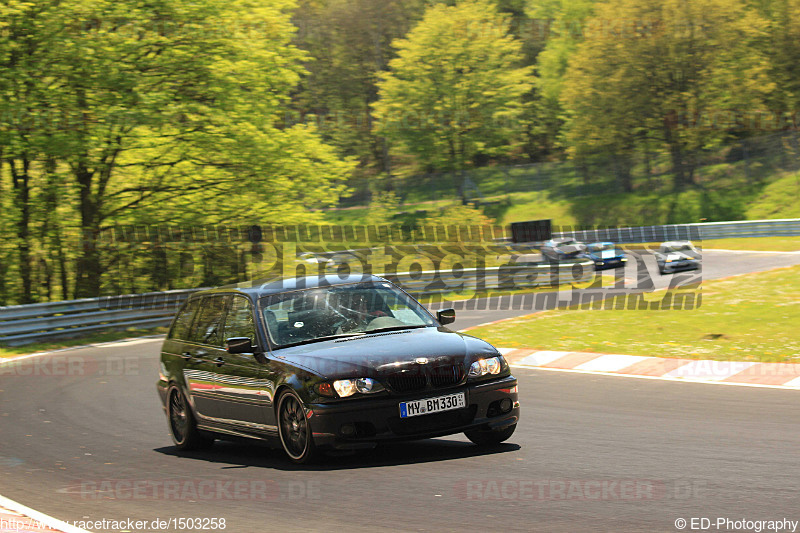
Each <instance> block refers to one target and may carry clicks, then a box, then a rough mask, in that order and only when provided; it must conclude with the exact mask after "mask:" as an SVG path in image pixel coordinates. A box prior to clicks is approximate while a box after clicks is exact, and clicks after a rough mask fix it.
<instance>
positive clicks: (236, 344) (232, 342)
mask: <svg viewBox="0 0 800 533" xmlns="http://www.w3.org/2000/svg"><path fill="white" fill-rule="evenodd" d="M225 350H227V352H228V353H232V354H236V353H253V351H254V350H253V341H252V340H250V337H231V338H230V339H228V340H226V341H225Z"/></svg>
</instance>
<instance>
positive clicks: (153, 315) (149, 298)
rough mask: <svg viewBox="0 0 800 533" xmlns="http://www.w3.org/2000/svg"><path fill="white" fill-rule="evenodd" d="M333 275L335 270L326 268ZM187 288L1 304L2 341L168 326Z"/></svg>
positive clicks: (588, 267)
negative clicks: (80, 298) (27, 303)
mask: <svg viewBox="0 0 800 533" xmlns="http://www.w3.org/2000/svg"><path fill="white" fill-rule="evenodd" d="M593 275H594V267H593V263H592V262H591V261H586V260H582V261H577V262H574V263H572V262H571V263H562V264H558V265H553V266H551V265H550V264H548V263H543V262H541V263H535V262H527V263H517V264H515V265H513V266H500V267H492V268H485V269H459V270H455V269H454V270H453V271H448V272H439V271H421V272H401V273H396V274H387V275H386V278H387V279H390V280H391V281H393V282H395V283H397V284H398V285H400V286H401V287H402V288H403V289H405V290H406V291H408V292H409V293H411V294H412V295H414V296H415V297H421V296H430V295H437V294H447V293H462V292H474V291H481V290H492V289H498V290H514V289H526V288H532V287H538V286H543V285H559V284H563V283H581V282H585V281H588V280H589V279H591V277H592V276H593ZM330 276H331V278H332V279H336V277H337V276H336V274H330ZM199 290H202V289H186V290H176V291H165V292H151V293H145V294H132V295H124V296H110V297H102V298H86V299H82V300H71V301H64V302H52V303H40V304H30V305H14V306H7V307H0V344H5V345H8V346H20V345H24V344H30V343H33V342H37V341H43V340H51V339H61V338H69V337H75V336H80V335H83V334H86V333H91V332H94V331H101V330H102V331H108V330H119V329H126V328H130V327H139V328H151V327H158V326H167V325H169V323H170V322H171V320H172V317H173V315H174V314H175V312H176V311H177V309H178V307H180V305H181V304H182V303H183V302H184V301H185V300H186V299H187V298H188V297H189V296H190V295H191V294H192V293H194V292H197V291H199Z"/></svg>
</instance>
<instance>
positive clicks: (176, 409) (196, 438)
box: [167, 386, 214, 450]
mask: <svg viewBox="0 0 800 533" xmlns="http://www.w3.org/2000/svg"><path fill="white" fill-rule="evenodd" d="M167 418H168V420H169V433H170V435H171V436H172V441H173V442H174V443H175V446H176V447H177V448H178V449H179V450H198V449H203V448H208V447H209V446H211V445H212V444H214V439H209V438H208V437H204V436H203V435H201V434H200V431H198V429H197V421H196V420H195V418H194V413H192V409H191V408H190V407H189V402H187V401H186V397H185V396H184V395H183V393H182V392H181V390H180V389H179V388H178V387H175V386H173V387H171V388H170V389H169V394H168V395H167Z"/></svg>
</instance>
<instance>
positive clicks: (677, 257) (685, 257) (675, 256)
mask: <svg viewBox="0 0 800 533" xmlns="http://www.w3.org/2000/svg"><path fill="white" fill-rule="evenodd" d="M664 257H665V258H666V259H667V260H668V261H695V260H697V259H700V257H699V256H698V257H695V256H694V254H691V253H687V252H669V253H666V254H664Z"/></svg>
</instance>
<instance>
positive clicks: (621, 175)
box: [614, 155, 633, 192]
mask: <svg viewBox="0 0 800 533" xmlns="http://www.w3.org/2000/svg"><path fill="white" fill-rule="evenodd" d="M631 167H632V165H631V161H630V157H629V156H627V155H618V156H617V157H615V158H614V174H615V175H616V176H617V183H619V186H620V187H621V188H622V190H623V191H624V192H633V177H632V176H631Z"/></svg>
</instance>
